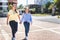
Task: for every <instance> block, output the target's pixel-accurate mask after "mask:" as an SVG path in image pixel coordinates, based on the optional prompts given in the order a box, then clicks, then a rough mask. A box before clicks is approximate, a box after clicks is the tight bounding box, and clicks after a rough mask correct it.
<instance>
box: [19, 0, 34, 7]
mask: <svg viewBox="0 0 60 40" xmlns="http://www.w3.org/2000/svg"><path fill="white" fill-rule="evenodd" d="M20 4H23V5H26V0H18V6H19V5H20ZM28 4H34V0H29V1H28Z"/></svg>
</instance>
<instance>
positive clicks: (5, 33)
mask: <svg viewBox="0 0 60 40" xmlns="http://www.w3.org/2000/svg"><path fill="white" fill-rule="evenodd" d="M1 34H2V36H3V37H4V39H5V40H10V37H9V34H8V33H7V32H5V30H1Z"/></svg>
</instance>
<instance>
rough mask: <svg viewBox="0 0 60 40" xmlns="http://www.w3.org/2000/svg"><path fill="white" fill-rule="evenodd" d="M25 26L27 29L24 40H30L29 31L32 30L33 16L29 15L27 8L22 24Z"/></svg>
mask: <svg viewBox="0 0 60 40" xmlns="http://www.w3.org/2000/svg"><path fill="white" fill-rule="evenodd" d="M22 22H23V24H24V27H25V38H24V39H23V40H28V33H29V29H30V23H31V24H32V16H31V14H30V13H29V8H28V7H26V8H25V13H24V14H23V17H22V19H21V22H20V23H22Z"/></svg>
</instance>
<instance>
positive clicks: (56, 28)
mask: <svg viewBox="0 0 60 40" xmlns="http://www.w3.org/2000/svg"><path fill="white" fill-rule="evenodd" d="M0 25H1V26H0V40H11V37H12V35H11V28H10V26H9V25H6V18H0ZM24 35H25V34H24V26H23V25H22V24H19V27H18V32H17V33H16V40H22V39H23V38H24ZM28 39H29V40H60V24H56V23H52V22H44V21H40V20H39V21H38V20H36V19H35V18H34V17H33V24H32V25H31V27H30V32H29V38H28Z"/></svg>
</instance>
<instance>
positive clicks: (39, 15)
mask: <svg viewBox="0 0 60 40" xmlns="http://www.w3.org/2000/svg"><path fill="white" fill-rule="evenodd" d="M32 15H33V16H49V14H41V13H40V14H37V13H36V14H32Z"/></svg>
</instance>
